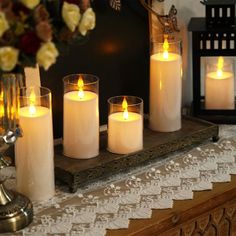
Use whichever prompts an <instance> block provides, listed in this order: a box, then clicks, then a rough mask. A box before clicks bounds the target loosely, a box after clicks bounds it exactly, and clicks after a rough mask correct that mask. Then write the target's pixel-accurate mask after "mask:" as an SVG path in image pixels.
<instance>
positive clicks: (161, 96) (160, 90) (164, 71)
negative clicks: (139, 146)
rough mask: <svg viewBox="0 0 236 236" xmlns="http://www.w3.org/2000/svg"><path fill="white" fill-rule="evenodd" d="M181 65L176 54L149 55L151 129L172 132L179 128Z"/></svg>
mask: <svg viewBox="0 0 236 236" xmlns="http://www.w3.org/2000/svg"><path fill="white" fill-rule="evenodd" d="M181 67H182V59H181V56H180V55H178V54H175V53H168V54H167V55H165V54H164V53H157V54H154V55H152V56H151V62H150V118H149V127H150V129H152V130H155V131H161V132H172V131H176V130H179V129H180V128H181V97H182V80H181Z"/></svg>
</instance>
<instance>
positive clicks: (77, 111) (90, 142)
mask: <svg viewBox="0 0 236 236" xmlns="http://www.w3.org/2000/svg"><path fill="white" fill-rule="evenodd" d="M78 93H79V92H78V91H72V92H68V93H65V94H64V135H63V148H64V154H65V155H66V156H68V157H72V158H80V159H88V158H92V157H95V156H97V155H98V153H99V110H98V95H97V94H96V93H94V92H90V91H83V97H80V96H79V94H78Z"/></svg>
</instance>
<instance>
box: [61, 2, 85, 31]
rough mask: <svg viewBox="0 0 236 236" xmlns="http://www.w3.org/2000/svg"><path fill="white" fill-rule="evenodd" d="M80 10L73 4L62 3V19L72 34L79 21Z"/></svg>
mask: <svg viewBox="0 0 236 236" xmlns="http://www.w3.org/2000/svg"><path fill="white" fill-rule="evenodd" d="M80 17H81V15H80V10H79V7H78V6H76V5H75V4H70V3H67V2H64V3H63V7H62V18H63V20H64V21H65V23H66V25H67V27H68V28H69V29H70V31H71V32H74V31H75V29H76V27H77V25H78V24H79V20H80Z"/></svg>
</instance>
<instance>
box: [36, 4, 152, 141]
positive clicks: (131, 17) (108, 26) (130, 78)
mask: <svg viewBox="0 0 236 236" xmlns="http://www.w3.org/2000/svg"><path fill="white" fill-rule="evenodd" d="M93 8H94V11H95V12H96V20H97V22H96V28H95V29H94V30H93V31H92V32H91V34H90V35H89V39H88V40H86V42H85V43H83V44H80V45H73V46H72V47H71V48H70V50H68V52H67V53H66V54H64V55H62V56H61V57H60V58H59V59H58V61H57V64H56V65H54V66H52V67H51V68H50V70H49V71H47V72H44V71H41V77H42V85H43V86H46V87H48V88H50V89H51V90H52V94H53V120H54V136H55V138H57V137H61V136H62V130H63V121H62V118H63V83H62V78H63V77H64V76H65V75H68V74H72V73H90V74H95V75H97V76H98V77H99V78H100V97H99V98H100V101H99V106H100V123H101V124H104V123H106V122H107V99H108V98H109V97H111V96H116V95H122V94H128V95H136V96H139V97H141V98H143V99H144V107H145V111H147V109H148V86H149V79H148V77H149V32H148V16H147V12H146V10H145V9H144V8H143V7H142V6H141V5H140V3H139V1H137V0H124V1H123V2H122V10H121V12H116V11H114V10H112V9H111V8H110V7H109V6H108V0H95V1H94V3H93Z"/></svg>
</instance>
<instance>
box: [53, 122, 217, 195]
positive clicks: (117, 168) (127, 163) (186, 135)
mask: <svg viewBox="0 0 236 236" xmlns="http://www.w3.org/2000/svg"><path fill="white" fill-rule="evenodd" d="M218 132H219V128H218V126H217V125H215V124H212V123H209V122H207V121H203V120H199V119H196V118H192V117H191V118H190V117H184V118H183V120H182V129H181V130H179V131H176V132H172V133H160V132H154V131H152V130H150V129H148V128H145V129H144V149H143V150H142V151H139V152H135V153H132V154H128V155H116V154H112V153H110V152H108V151H107V150H106V143H107V134H106V132H103V133H101V135H100V142H101V144H100V147H101V148H100V149H101V150H100V154H99V156H98V157H95V158H93V159H89V160H77V159H72V158H68V157H65V156H63V154H62V145H58V146H56V147H55V175H56V179H57V180H60V181H62V182H64V183H66V184H68V186H69V188H70V191H71V192H75V191H76V190H77V189H78V188H79V187H80V186H83V185H86V184H88V183H89V182H92V181H96V180H98V179H101V178H105V177H108V176H111V175H113V174H115V173H119V172H124V171H128V170H129V168H132V167H136V166H139V165H142V164H143V163H145V162H147V161H150V160H154V159H158V158H160V157H161V158H160V160H162V159H163V158H165V157H166V156H167V154H170V153H171V152H174V151H177V150H181V149H184V148H187V147H190V146H192V145H197V144H200V143H202V142H204V141H205V140H207V139H209V138H212V139H213V141H217V140H218Z"/></svg>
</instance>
